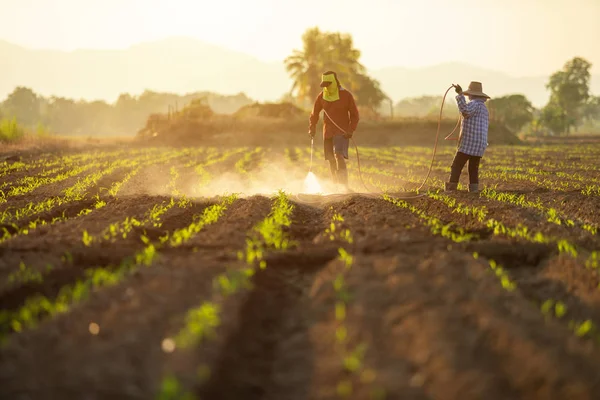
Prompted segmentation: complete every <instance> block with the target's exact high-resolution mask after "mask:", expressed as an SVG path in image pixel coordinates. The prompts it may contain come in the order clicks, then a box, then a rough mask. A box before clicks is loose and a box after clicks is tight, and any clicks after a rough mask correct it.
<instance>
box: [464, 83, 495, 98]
mask: <svg viewBox="0 0 600 400" xmlns="http://www.w3.org/2000/svg"><path fill="white" fill-rule="evenodd" d="M463 94H468V95H469V96H481V97H487V98H488V99H489V98H490V96H488V95H487V94H485V93H483V85H482V84H481V82H475V81H472V82H471V83H469V88H468V89H467V90H464V91H463Z"/></svg>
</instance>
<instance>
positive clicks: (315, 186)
mask: <svg viewBox="0 0 600 400" xmlns="http://www.w3.org/2000/svg"><path fill="white" fill-rule="evenodd" d="M304 191H305V193H309V194H322V193H323V189H322V188H321V185H320V184H319V180H318V179H317V177H316V176H315V174H314V173H312V172H309V173H308V174H307V175H306V179H304Z"/></svg>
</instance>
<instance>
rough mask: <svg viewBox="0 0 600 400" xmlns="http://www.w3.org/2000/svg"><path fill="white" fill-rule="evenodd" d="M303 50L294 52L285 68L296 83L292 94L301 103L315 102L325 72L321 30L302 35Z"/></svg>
mask: <svg viewBox="0 0 600 400" xmlns="http://www.w3.org/2000/svg"><path fill="white" fill-rule="evenodd" d="M302 43H303V49H302V50H293V51H292V54H291V55H290V56H288V57H287V58H286V59H285V60H284V63H285V68H286V70H287V72H288V73H289V74H290V75H291V77H292V79H293V80H294V83H293V85H292V88H291V90H290V92H291V93H292V94H293V93H294V92H297V93H296V97H297V98H298V100H299V101H300V102H301V103H304V102H307V101H309V102H310V101H313V100H314V99H315V97H317V95H318V94H319V91H320V90H321V88H320V87H319V84H320V82H321V80H320V76H321V73H322V72H323V60H322V55H323V50H324V48H323V45H324V40H323V33H322V32H321V31H320V30H319V28H317V27H315V28H311V29H308V30H307V31H306V32H305V33H304V35H302Z"/></svg>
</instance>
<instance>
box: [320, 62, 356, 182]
mask: <svg viewBox="0 0 600 400" xmlns="http://www.w3.org/2000/svg"><path fill="white" fill-rule="evenodd" d="M321 87H322V88H323V91H322V92H321V93H319V95H318V96H317V98H316V100H315V104H314V106H313V110H312V113H311V114H310V119H309V128H308V134H309V135H310V137H311V138H314V137H315V125H316V124H317V122H318V121H319V113H320V112H321V110H323V112H324V115H323V149H324V152H325V159H326V160H327V161H329V168H330V169H331V177H332V180H333V182H334V183H340V184H342V185H343V186H344V189H345V190H346V191H350V189H349V187H348V170H347V168H346V160H347V159H348V145H349V142H350V138H351V137H352V135H353V134H354V131H355V130H356V127H357V125H358V120H359V116H358V108H357V107H356V102H355V101H354V97H353V96H352V93H350V92H349V91H348V90H346V89H344V88H343V87H342V86H341V85H340V81H339V80H338V77H337V74H336V73H335V72H333V71H327V72H325V73H324V74H323V75H322V77H321Z"/></svg>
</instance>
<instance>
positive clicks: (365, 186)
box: [309, 84, 462, 199]
mask: <svg viewBox="0 0 600 400" xmlns="http://www.w3.org/2000/svg"><path fill="white" fill-rule="evenodd" d="M453 87H455V85H454V84H452V85H450V87H448V89H446V92H445V93H444V97H443V98H442V104H441V106H440V114H439V117H438V125H437V132H436V135H435V143H434V146H433V153H432V155H431V164H430V165H429V169H428V171H427V176H425V179H424V180H423V183H421V185H420V186H419V187H418V188H417V189H416V190H415V192H417V193H416V194H415V195H412V196H393V197H394V198H396V199H414V198H417V197H424V196H425V194H423V193H422V194H419V193H418V192H419V190H421V189H422V188H423V186H425V183H427V180H428V179H429V175H430V174H431V171H432V169H433V164H434V162H435V156H436V153H437V146H438V140H439V136H440V128H441V123H442V112H443V110H444V103H445V101H446V96H447V95H448V92H449V91H450V89H452V88H453ZM323 112H324V113H325V115H326V116H327V118H329V120H330V121H331V122H332V123H333V124H334V125H335V126H336V127H337V128H338V129H339V130H340V131H342V132H343V133H344V134H345V135H347V134H348V132H346V131H345V130H344V129H342V128H341V127H340V126H339V125H338V124H336V122H335V121H334V120H333V118H331V117H330V116H329V114H328V113H327V111H325V110H323ZM461 119H462V116H461V115H460V114H459V117H458V121H457V122H456V125H455V126H454V129H453V130H452V132H450V133H449V134H448V135H447V136H446V137H444V140H459V139H458V138H452V137H451V136H452V135H453V134H454V132H455V131H456V129H457V128H458V126H459V125H460V121H461ZM313 141H314V138H311V142H310V144H311V150H310V169H309V171H310V170H312V155H313ZM350 141H351V142H352V145H353V146H354V149H355V151H356V164H357V166H358V177H359V179H360V181H361V183H362V184H363V186H364V188H365V189H366V190H367V193H366V195H367V196H369V195H377V197H379V195H382V194H384V192H380V191H371V190H370V189H369V188H368V187H367V185H366V184H365V181H364V180H363V178H362V172H361V169H360V156H359V153H358V146H357V145H356V142H355V141H354V139H353V138H352V137H350ZM334 196H335V195H334ZM338 196H346V195H344V194H340V195H338ZM329 197H331V196H329ZM369 197H370V196H369Z"/></svg>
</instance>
